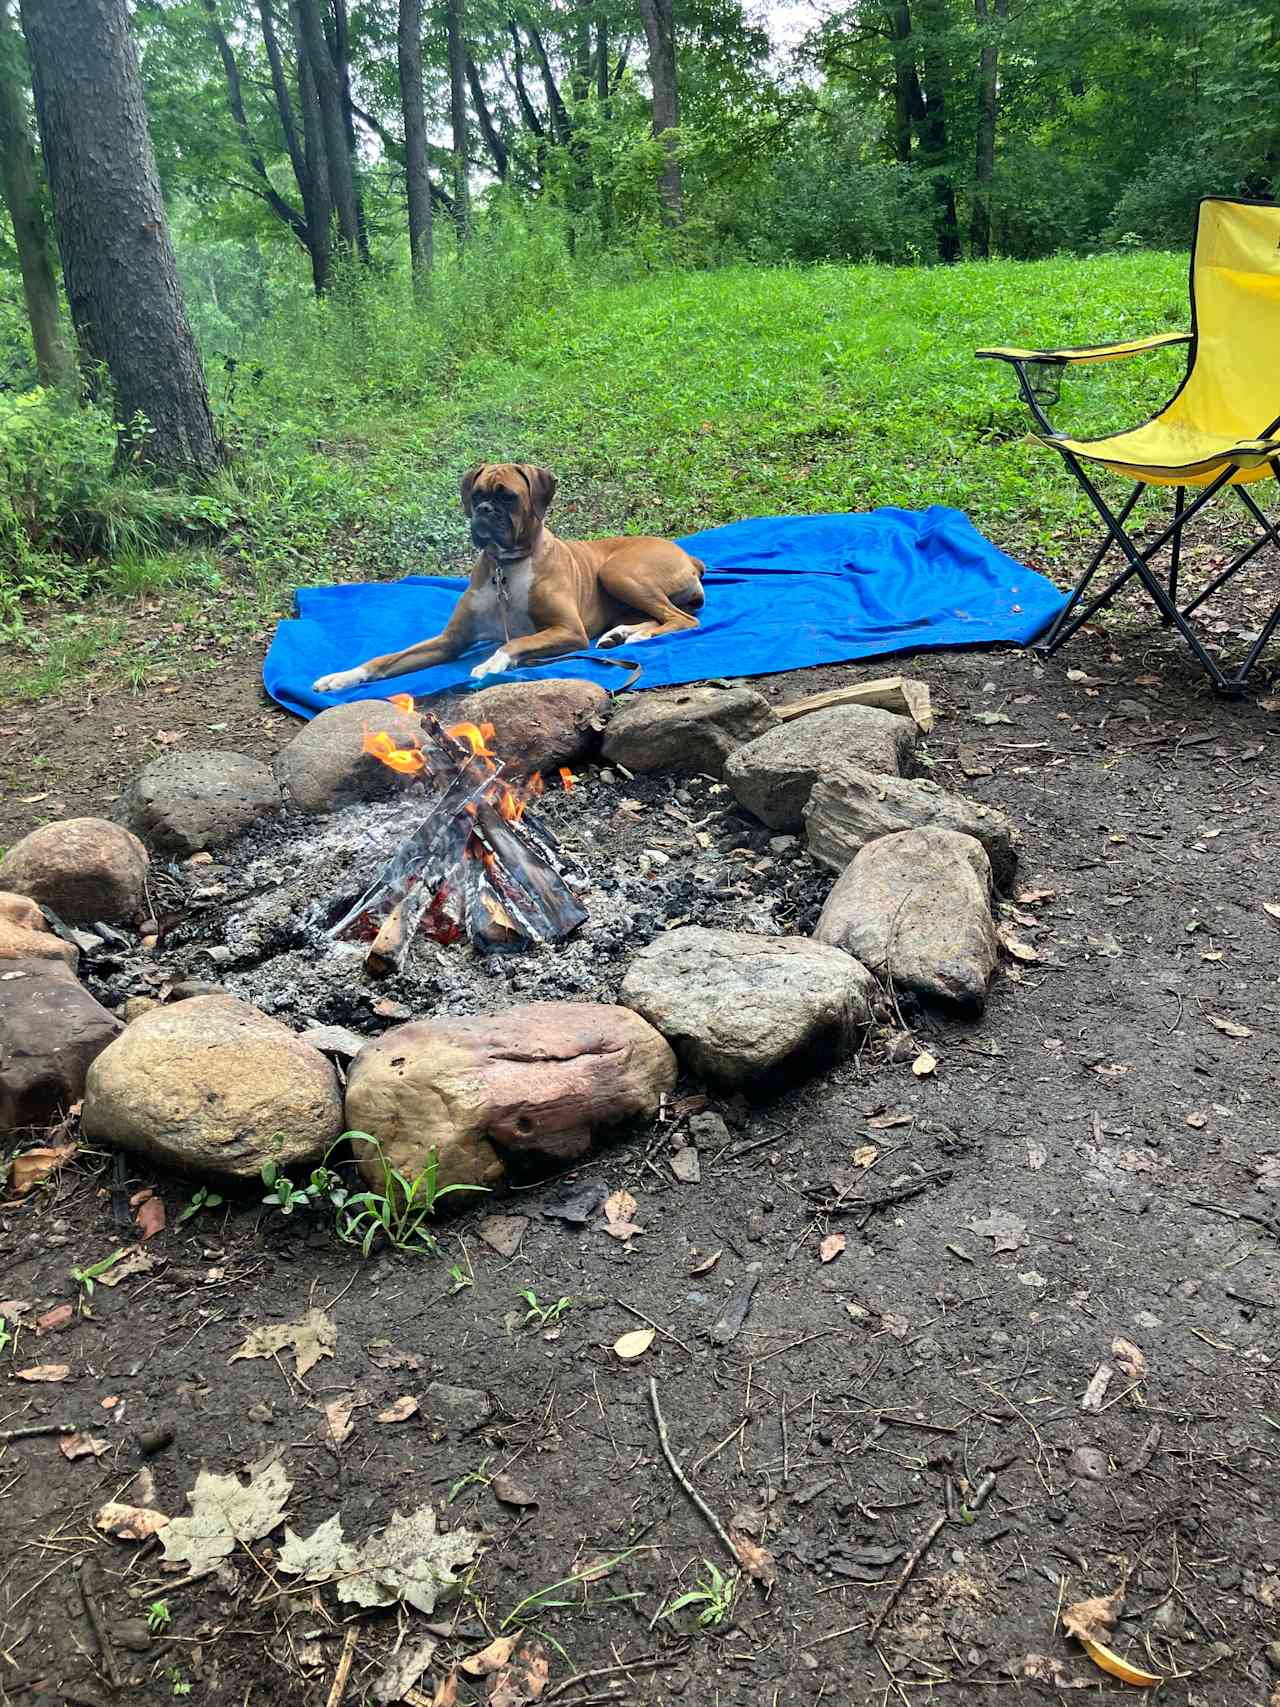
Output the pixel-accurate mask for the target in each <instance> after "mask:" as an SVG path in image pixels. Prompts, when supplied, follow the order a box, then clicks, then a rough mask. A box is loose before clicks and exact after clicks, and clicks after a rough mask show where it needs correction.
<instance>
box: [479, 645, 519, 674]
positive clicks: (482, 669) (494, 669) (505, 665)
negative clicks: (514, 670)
mask: <svg viewBox="0 0 1280 1707" xmlns="http://www.w3.org/2000/svg"><path fill="white" fill-rule="evenodd" d="M510 668H511V655H510V653H508V652H504V651H503V650H502V648H501V646H499V648H498V650H497V651H496V652H495V653H494V654H493V656H492V657H491V658H486V659H485V661H484V663H483V664H477V665H476V667H475V669H474V670H472V672H471V675H472V679H473V680H474V679H475V678H477V677H479V676H498V675H501V674H502V672H503V671H504V670H509V669H510Z"/></svg>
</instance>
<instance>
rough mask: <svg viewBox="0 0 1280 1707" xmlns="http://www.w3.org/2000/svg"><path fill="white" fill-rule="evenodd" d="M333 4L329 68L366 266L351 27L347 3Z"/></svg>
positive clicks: (335, 0)
mask: <svg viewBox="0 0 1280 1707" xmlns="http://www.w3.org/2000/svg"><path fill="white" fill-rule="evenodd" d="M332 4H333V65H334V70H335V71H336V72H337V74H338V98H339V100H340V102H341V104H342V130H343V134H344V136H345V137H346V139H347V162H348V165H349V166H350V168H351V193H352V194H353V195H354V196H355V199H356V243H357V245H358V247H359V250H360V259H361V260H362V261H363V262H364V264H365V266H366V267H367V266H368V265H369V260H370V257H369V226H368V222H367V221H366V219H365V216H364V191H363V189H362V188H361V184H360V173H359V170H358V167H359V161H360V156H359V152H358V150H357V148H356V109H355V102H354V101H353V100H352V99H351V27H350V24H349V22H348V20H347V0H332Z"/></svg>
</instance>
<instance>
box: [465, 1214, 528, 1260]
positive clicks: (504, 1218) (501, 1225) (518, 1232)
mask: <svg viewBox="0 0 1280 1707" xmlns="http://www.w3.org/2000/svg"><path fill="white" fill-rule="evenodd" d="M528 1225H529V1217H528V1216H527V1215H486V1216H485V1218H484V1220H483V1221H482V1222H481V1223H480V1226H479V1228H478V1229H477V1231H478V1232H479V1234H480V1237H481V1238H482V1239H483V1240H484V1242H485V1244H486V1245H488V1246H489V1248H490V1250H494V1251H497V1253H498V1255H499V1256H500V1257H513V1256H514V1255H515V1254H516V1252H517V1251H518V1250H519V1249H520V1241H521V1240H522V1239H523V1238H524V1235H525V1229H526V1228H527V1227H528Z"/></svg>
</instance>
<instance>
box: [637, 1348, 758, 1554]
mask: <svg viewBox="0 0 1280 1707" xmlns="http://www.w3.org/2000/svg"><path fill="white" fill-rule="evenodd" d="M649 1403H650V1404H651V1405H652V1406H653V1420H654V1422H655V1424H656V1425H657V1429H658V1444H659V1446H661V1448H662V1456H663V1457H664V1458H665V1459H666V1461H667V1463H668V1464H669V1465H670V1467H671V1474H672V1475H673V1476H674V1477H675V1479H676V1481H677V1482H679V1484H680V1486H681V1487H682V1488H683V1489H684V1491H685V1493H686V1494H687V1495H688V1496H689V1499H690V1501H691V1502H692V1504H693V1506H694V1508H695V1509H696V1510H697V1511H698V1512H699V1513H700V1515H701V1516H702V1517H703V1518H705V1520H706V1521H707V1523H709V1524H710V1525H711V1528H712V1529H713V1530H714V1531H715V1534H716V1535H717V1537H718V1538H719V1540H720V1543H721V1545H722V1546H723V1547H724V1549H725V1551H726V1552H727V1553H728V1554H729V1557H730V1558H731V1559H732V1560H733V1562H734V1564H735V1565H741V1564H742V1560H741V1559H740V1558H739V1556H738V1549H737V1548H736V1547H735V1546H734V1544H733V1540H732V1538H731V1536H730V1534H729V1531H728V1530H727V1529H726V1528H725V1526H724V1524H723V1523H721V1521H720V1519H719V1518H718V1517H717V1516H716V1514H715V1512H713V1511H712V1509H711V1507H710V1506H709V1505H708V1504H707V1502H706V1500H704V1499H703V1497H702V1495H701V1494H700V1493H699V1492H698V1491H697V1489H696V1488H695V1487H694V1485H693V1483H692V1482H691V1481H690V1480H689V1478H688V1477H687V1476H686V1475H685V1473H684V1471H683V1470H682V1469H681V1468H680V1465H679V1464H678V1463H677V1461H676V1455H675V1453H674V1452H672V1450H671V1440H670V1437H669V1436H668V1434H667V1425H666V1423H665V1422H664V1421H663V1417H662V1407H661V1405H659V1403H658V1383H657V1382H656V1381H655V1380H654V1379H653V1377H652V1376H650V1377H649Z"/></svg>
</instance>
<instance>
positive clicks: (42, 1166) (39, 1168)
mask: <svg viewBox="0 0 1280 1707" xmlns="http://www.w3.org/2000/svg"><path fill="white" fill-rule="evenodd" d="M75 1153H76V1146H75V1145H74V1144H55V1145H53V1146H51V1147H49V1146H46V1147H45V1148H42V1149H38V1150H24V1151H23V1152H22V1154H21V1155H20V1156H15V1157H14V1158H13V1161H12V1163H11V1164H10V1167H9V1185H10V1188H11V1189H12V1191H13V1193H14V1195H15V1196H16V1197H25V1196H26V1194H27V1193H28V1192H29V1191H30V1190H31V1189H32V1187H33V1186H37V1185H39V1183H40V1181H41V1180H42V1179H48V1177H49V1175H50V1174H53V1173H56V1172H57V1171H58V1169H59V1168H62V1167H65V1166H66V1164H67V1163H68V1162H69V1161H70V1160H71V1158H72V1156H74V1155H75Z"/></svg>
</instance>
